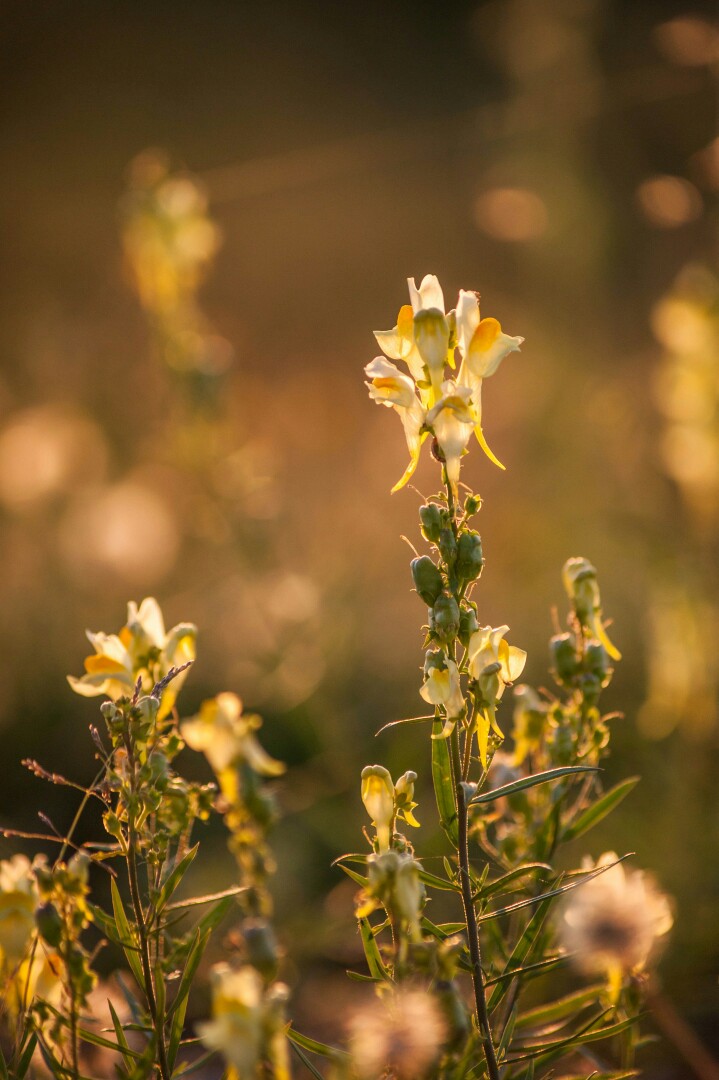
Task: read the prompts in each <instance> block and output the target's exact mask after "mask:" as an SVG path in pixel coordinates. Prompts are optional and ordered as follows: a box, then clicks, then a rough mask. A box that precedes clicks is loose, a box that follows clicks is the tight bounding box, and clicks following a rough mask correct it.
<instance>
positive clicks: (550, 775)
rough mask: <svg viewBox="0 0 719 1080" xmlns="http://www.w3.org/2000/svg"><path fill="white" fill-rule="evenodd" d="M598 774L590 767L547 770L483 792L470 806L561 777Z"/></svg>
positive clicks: (581, 766)
mask: <svg viewBox="0 0 719 1080" xmlns="http://www.w3.org/2000/svg"><path fill="white" fill-rule="evenodd" d="M586 772H599V769H596V768H594V766H592V765H566V766H563V767H561V768H558V769H547V770H546V772H539V773H534V774H533V775H532V776H523V777H522V778H521V779H519V780H513V781H512V782H511V784H503V785H502V786H501V787H498V788H493V789H492V790H491V791H483V792H482V794H481V795H475V797H474V798H473V799H472V800H471V803H470V805H471V806H476V805H477V804H478V803H489V802H494V801H495V799H504V798H506V797H507V796H508V795H516V794H517V792H518V791H525V790H526V789H527V788H532V787H537V785H538V784H548V783H549V782H550V780H559V778H560V777H562V776H570V775H571V774H573V773H586Z"/></svg>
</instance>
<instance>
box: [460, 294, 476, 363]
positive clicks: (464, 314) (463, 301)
mask: <svg viewBox="0 0 719 1080" xmlns="http://www.w3.org/2000/svg"><path fill="white" fill-rule="evenodd" d="M478 326H479V300H478V299H477V294H476V293H474V292H468V291H467V290H466V289H460V290H459V300H458V301H457V345H458V347H459V353H460V356H461V357H462V359H464V357H465V356H466V355H467V350H468V349H469V343H470V342H471V340H472V338H473V337H474V332H475V330H476V329H477V327H478Z"/></svg>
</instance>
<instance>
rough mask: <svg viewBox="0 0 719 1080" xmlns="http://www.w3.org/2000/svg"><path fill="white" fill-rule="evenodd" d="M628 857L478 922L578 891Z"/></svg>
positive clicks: (625, 856)
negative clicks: (577, 889) (581, 886)
mask: <svg viewBox="0 0 719 1080" xmlns="http://www.w3.org/2000/svg"><path fill="white" fill-rule="evenodd" d="M628 857H629V856H628V855H622V857H621V859H617V861H616V862H613V863H607V865H606V866H600V867H598V869H596V870H592V872H591V873H589V874H583V875H582V877H580V878H578V879H577V880H576V881H568V882H567V883H566V884H565V885H559V886H558V887H557V888H556V889H551V890H550V891H549V892H546V893H541V894H540V895H539V896H529V897H527V899H526V900H517V902H516V903H514V904H507V905H506V906H505V907H501V908H496V909H495V910H494V911H487V912H485V913H484V914H483V915H478V916H477V922H486V921H487V920H488V919H497V918H499V916H500V915H510V914H511V913H512V912H513V911H519V909H520V908H524V907H529V906H530V905H531V904H540V903H541V902H542V901H543V900H548V899H549V898H550V897H552V896H561V895H562V893H565V892H569V891H570V889H576V888H578V887H579V886H580V885H583V884H584V882H585V881H591V880H592V878H595V877H599V875H600V874H604V873H605V872H606V871H607V870H609V869H611V867H612V866H618V864H619V863H620V862H624V860H625V859H627V858H628Z"/></svg>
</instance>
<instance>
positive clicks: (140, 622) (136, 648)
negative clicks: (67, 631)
mask: <svg viewBox="0 0 719 1080" xmlns="http://www.w3.org/2000/svg"><path fill="white" fill-rule="evenodd" d="M87 637H88V640H89V642H90V644H91V645H92V647H93V648H94V650H95V653H94V654H93V655H92V656H88V657H87V659H86V660H85V674H84V675H83V676H82V677H81V678H76V677H75V676H73V675H68V677H67V678H68V682H69V683H70V686H71V687H72V689H73V690H74V691H75V693H76V694H81V695H82V696H83V697H98V696H100V695H105V696H107V697H110V698H112V699H113V701H116V700H117V699H118V698H120V697H123V696H129V695H131V694H132V693H133V690H134V688H135V684H136V682H137V679H138V677H139V678H141V680H142V689H143V690H144V691H145V692H147V693H149V692H150V691H151V690H152V688H153V686H154V685H155V683H156V682H159V681H160V679H162V678H164V676H165V675H167V673H168V671H169V670H170V668H172V667H181V666H182V665H183V664H186V663H187V662H188V661H192V660H194V659H195V655H196V652H195V640H196V637H197V628H196V627H195V626H194V625H193V624H192V623H178V625H177V626H173V628H172V629H171V630H170V631H169V633H166V632H165V622H164V619H163V616H162V611H161V610H160V606H159V604H158V603H157V600H155V599H154V597H151V596H150V597H147V598H146V599H145V600H143V601H142V603H141V604H140V606H139V608H138V606H137V604H135V603H134V602H133V601H131V602H130V603H129V604H128V606H127V623H126V624H125V626H123V628H122V630H121V631H120V633H119V634H104V633H102V632H99V633H96V634H94V633H92V632H91V631H90V630H88V631H87ZM186 675H187V672H184V671H183V672H181V674H180V675H178V676H177V677H176V678H175V679H173V681H172V682H171V683H170V684H169V686H167V687H166V689H165V690H164V692H163V695H162V703H161V705H160V711H159V714H158V716H159V719H163V718H164V717H165V716H167V715H168V713H169V712H171V710H172V709H173V707H174V704H175V701H176V699H177V695H178V693H179V691H180V689H181V688H182V684H183V682H184V681H185V678H186Z"/></svg>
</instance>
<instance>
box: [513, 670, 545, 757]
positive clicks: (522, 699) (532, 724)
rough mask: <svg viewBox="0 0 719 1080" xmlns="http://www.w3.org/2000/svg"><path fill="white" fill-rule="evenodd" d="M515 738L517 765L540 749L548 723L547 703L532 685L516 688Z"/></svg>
mask: <svg viewBox="0 0 719 1080" xmlns="http://www.w3.org/2000/svg"><path fill="white" fill-rule="evenodd" d="M514 700H515V706H514V717H513V719H514V728H513V730H512V738H513V739H514V758H513V762H514V764H515V765H521V764H522V762H523V761H524V759H525V758H526V757H527V756H528V755H529V754H532V753H534V752H535V751H536V750H538V749H539V747H540V745H541V742H542V738H543V736H544V729H545V726H546V723H547V704H546V702H544V701H542V699H541V698H540V696H539V694H538V693H537V691H536V690H534V689H533V688H532V687H531V686H525V685H522V686H515V688H514Z"/></svg>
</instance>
